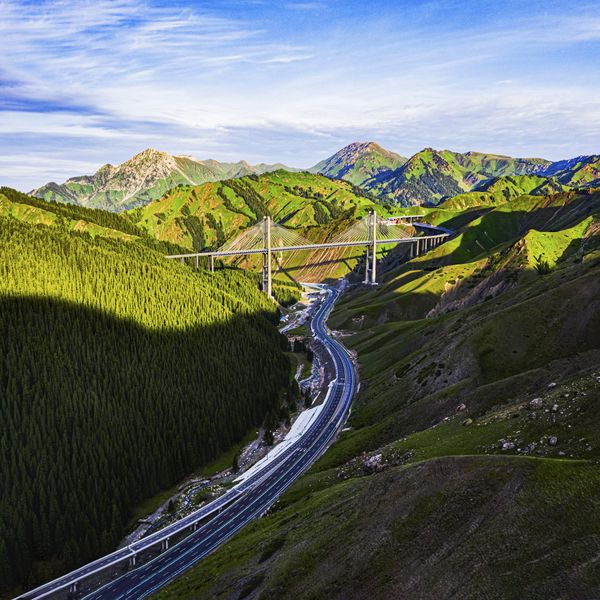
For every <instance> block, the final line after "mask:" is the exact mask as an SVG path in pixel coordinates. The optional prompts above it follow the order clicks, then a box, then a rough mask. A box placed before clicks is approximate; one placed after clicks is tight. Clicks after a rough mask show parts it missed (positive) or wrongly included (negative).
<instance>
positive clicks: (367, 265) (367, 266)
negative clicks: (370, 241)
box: [363, 246, 369, 284]
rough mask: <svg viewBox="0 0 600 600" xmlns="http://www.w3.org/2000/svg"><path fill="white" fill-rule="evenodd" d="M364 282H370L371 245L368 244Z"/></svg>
mask: <svg viewBox="0 0 600 600" xmlns="http://www.w3.org/2000/svg"><path fill="white" fill-rule="evenodd" d="M363 283H364V284H367V283H369V247H368V246H367V252H366V254H365V279H364V281H363Z"/></svg>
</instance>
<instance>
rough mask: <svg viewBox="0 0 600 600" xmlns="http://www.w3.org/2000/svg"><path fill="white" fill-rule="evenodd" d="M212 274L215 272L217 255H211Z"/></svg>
mask: <svg viewBox="0 0 600 600" xmlns="http://www.w3.org/2000/svg"><path fill="white" fill-rule="evenodd" d="M210 272H211V273H214V272H215V255H214V254H211V255H210Z"/></svg>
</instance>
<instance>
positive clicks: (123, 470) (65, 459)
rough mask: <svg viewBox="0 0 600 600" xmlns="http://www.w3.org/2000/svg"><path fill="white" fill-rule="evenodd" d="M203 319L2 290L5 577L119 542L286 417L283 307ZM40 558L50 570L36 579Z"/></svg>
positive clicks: (61, 564)
mask: <svg viewBox="0 0 600 600" xmlns="http://www.w3.org/2000/svg"><path fill="white" fill-rule="evenodd" d="M165 310H168V308H165ZM205 319H206V315H198V325H197V326H192V327H187V328H185V329H178V330H173V329H166V328H165V329H162V330H159V329H150V328H148V327H144V326H143V325H140V324H139V323H137V322H134V321H132V320H129V319H124V318H119V317H116V316H114V315H112V314H109V313H107V312H105V311H102V310H97V309H94V308H90V307H85V306H82V305H79V304H75V303H72V302H66V301H62V300H57V299H53V298H49V297H38V296H8V297H6V296H4V297H0V332H2V335H1V336H0V414H2V415H3V431H2V438H3V444H2V455H1V456H0V461H1V463H2V465H4V467H5V468H7V469H10V473H11V477H10V478H9V479H3V481H2V494H1V495H0V549H2V550H3V551H4V552H5V553H6V554H4V553H2V556H0V560H3V561H6V560H8V573H10V574H11V579H10V580H9V581H8V582H7V583H8V584H16V583H21V584H24V585H27V586H28V587H33V586H34V585H36V584H39V583H42V582H43V580H45V579H49V578H52V577H54V576H57V575H59V574H60V573H61V572H64V571H65V570H68V569H71V568H73V567H75V566H78V565H79V564H83V563H85V562H87V561H89V560H92V559H93V558H95V557H97V556H99V555H101V554H102V553H105V552H107V551H110V550H112V549H114V547H115V546H116V544H117V543H118V541H119V540H120V539H121V538H122V536H123V535H124V533H125V532H124V527H125V525H126V523H127V521H128V519H129V516H130V511H131V509H132V508H133V507H134V506H135V505H137V504H139V503H140V502H141V501H142V500H144V499H146V498H149V497H151V496H153V495H155V494H156V493H157V492H159V491H160V490H164V489H167V488H169V487H170V486H172V485H174V484H175V483H176V482H178V481H181V480H182V479H183V478H184V477H186V476H187V475H189V474H190V473H191V472H193V471H194V470H195V469H197V468H198V467H199V466H201V465H202V464H206V463H208V462H210V461H211V460H213V459H215V458H216V457H217V456H219V455H220V454H221V453H222V452H223V451H226V450H228V449H229V448H230V447H231V446H232V445H233V444H235V443H238V442H239V441H241V440H242V439H243V437H244V436H245V434H246V433H247V432H248V430H250V429H251V428H253V427H258V426H259V425H260V424H261V423H262V422H263V420H264V418H265V415H266V414H268V413H269V412H272V411H276V413H277V414H279V413H278V411H279V404H280V398H281V395H282V392H283V391H284V390H286V389H287V386H288V380H289V369H290V367H289V360H288V359H287V357H286V356H285V355H284V354H283V351H284V350H285V349H286V344H285V339H284V338H283V336H281V335H280V334H279V333H278V332H277V331H276V329H275V328H274V326H273V325H274V322H275V319H276V317H275V314H274V313H270V312H265V311H262V310H257V311H255V312H254V313H250V314H248V315H244V316H242V315H233V316H225V315H224V316H223V317H221V318H220V320H219V321H215V322H213V323H212V324H202V323H203V320H205ZM40 498H44V501H43V502H40ZM58 507H60V510H57V508H58ZM32 515H35V522H34V523H33V522H32V521H31V519H32ZM89 515H92V516H93V518H90V516H89ZM56 532H58V533H60V537H58V536H57V533H56ZM39 564H43V565H44V567H43V568H41V567H40V568H38V567H36V569H35V570H36V572H37V573H44V574H45V575H44V576H43V577H42V576H41V575H37V576H33V575H31V572H32V568H33V567H34V566H35V565H39ZM4 573H6V571H4Z"/></svg>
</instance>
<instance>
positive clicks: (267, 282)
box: [262, 216, 273, 298]
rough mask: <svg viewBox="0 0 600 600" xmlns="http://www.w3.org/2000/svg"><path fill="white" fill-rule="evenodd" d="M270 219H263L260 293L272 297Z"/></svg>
mask: <svg viewBox="0 0 600 600" xmlns="http://www.w3.org/2000/svg"><path fill="white" fill-rule="evenodd" d="M271 247H272V246H271V217H269V216H266V217H263V266H262V276H263V284H262V291H263V292H265V293H266V294H267V296H269V298H272V297H273V276H272V272H271Z"/></svg>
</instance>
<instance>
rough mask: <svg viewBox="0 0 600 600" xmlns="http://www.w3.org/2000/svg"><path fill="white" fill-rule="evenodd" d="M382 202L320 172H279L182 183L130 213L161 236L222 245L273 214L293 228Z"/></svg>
mask: <svg viewBox="0 0 600 600" xmlns="http://www.w3.org/2000/svg"><path fill="white" fill-rule="evenodd" d="M373 207H378V204H377V203H376V202H374V201H373V200H371V199H369V198H367V197H365V196H364V195H363V194H362V193H361V191H360V190H358V189H357V188H354V187H353V186H352V185H351V184H349V183H346V182H343V181H336V180H330V179H328V178H327V177H324V176H322V175H313V174H309V173H290V172H288V171H283V170H280V171H275V172H273V173H267V174H264V175H261V176H259V177H255V176H250V177H242V178H240V179H233V180H227V181H222V182H217V183H206V184H203V185H200V186H193V187H192V186H180V187H178V188H175V189H173V190H171V191H170V192H168V193H166V194H165V195H164V196H163V197H162V198H160V199H159V200H156V201H155V202H152V203H150V204H148V205H147V206H144V207H142V208H139V209H137V210H135V211H132V212H131V215H132V218H133V220H134V221H135V222H136V223H137V224H138V225H139V226H140V227H142V228H144V229H145V230H146V231H148V232H149V233H150V234H151V235H154V236H155V237H156V238H157V239H160V240H167V241H170V242H173V243H177V244H179V245H181V246H183V247H184V248H189V249H190V250H192V249H193V250H200V249H203V248H206V247H218V246H220V245H222V244H223V242H224V241H225V240H226V239H231V238H234V237H236V235H237V234H238V233H239V232H240V231H242V230H244V229H246V228H247V227H249V226H251V225H253V224H255V223H257V222H258V221H260V220H262V218H263V216H266V215H271V217H272V218H273V220H274V221H275V222H276V223H280V224H282V225H285V226H286V227H289V228H296V229H298V228H300V229H302V228H308V227H316V226H319V225H327V224H329V223H331V222H333V221H334V220H336V219H340V218H352V217H355V216H359V215H363V214H365V212H366V211H367V210H369V209H371V208H373Z"/></svg>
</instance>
